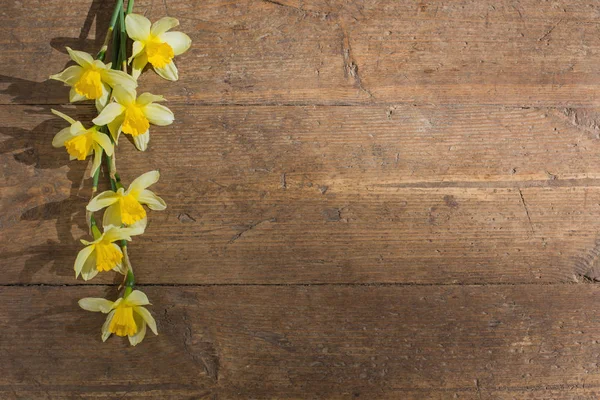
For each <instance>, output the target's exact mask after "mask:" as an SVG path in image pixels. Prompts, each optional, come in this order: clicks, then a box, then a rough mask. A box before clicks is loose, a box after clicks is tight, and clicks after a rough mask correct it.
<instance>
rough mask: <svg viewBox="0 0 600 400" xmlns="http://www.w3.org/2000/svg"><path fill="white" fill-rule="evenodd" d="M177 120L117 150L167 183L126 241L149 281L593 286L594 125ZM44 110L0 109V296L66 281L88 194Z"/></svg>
mask: <svg viewBox="0 0 600 400" xmlns="http://www.w3.org/2000/svg"><path fill="white" fill-rule="evenodd" d="M172 108H173V110H174V112H175V114H176V115H177V122H176V123H175V125H174V126H173V127H168V128H156V129H155V130H153V132H152V135H151V137H152V139H151V143H152V145H151V146H150V150H149V151H148V152H146V153H139V152H136V151H135V150H133V147H132V146H131V144H130V143H128V142H127V141H126V140H124V141H123V142H122V143H121V146H120V148H119V152H118V159H119V160H121V161H119V165H120V170H121V174H122V176H123V178H124V180H125V182H128V181H130V180H131V179H132V178H133V177H135V176H138V175H139V174H141V173H143V172H145V171H147V170H149V169H151V168H157V169H159V170H160V171H161V174H162V177H161V181H160V182H159V184H157V185H156V191H157V192H158V193H160V194H161V195H162V196H163V197H164V198H165V199H166V201H167V203H168V205H169V208H168V209H167V211H165V212H162V213H159V212H153V213H151V215H150V225H149V228H148V231H147V233H146V235H144V236H142V237H140V238H139V239H137V238H136V240H135V242H134V244H133V245H132V246H131V252H132V256H133V257H134V259H135V260H136V261H135V263H136V264H139V265H141V266H143V268H140V270H141V271H142V272H141V274H140V275H139V279H141V281H142V282H148V283H326V282H334V283H352V282H366V283H369V282H403V283H443V284H448V283H485V282H512V283H517V282H563V281H571V282H572V281H579V280H581V279H584V278H583V276H584V275H587V276H588V277H592V278H593V277H594V276H595V274H596V273H597V272H596V271H595V269H596V268H597V264H598V234H597V232H598V230H599V228H600V226H599V223H598V222H597V221H600V219H599V218H598V217H599V216H600V207H598V204H600V188H599V183H600V181H598V177H599V173H600V167H598V166H597V160H598V158H599V156H600V154H599V153H600V150H599V149H598V146H596V144H595V141H596V140H597V139H596V136H595V135H596V130H595V128H592V127H588V126H587V125H586V123H585V122H584V119H583V118H584V116H582V117H581V121H579V120H577V122H574V121H573V120H572V119H571V118H570V117H569V116H568V115H566V114H565V113H563V112H559V111H555V110H546V109H520V108H517V109H506V108H503V107H419V108H415V107H412V106H406V107H396V108H394V109H392V110H389V109H386V108H382V107H376V106H372V107H361V108H356V107H316V108H314V107H255V106H250V107H226V106H225V107H192V106H184V105H179V104H175V105H172ZM63 111H66V112H70V113H72V114H73V115H74V116H77V117H78V118H80V119H81V120H83V121H86V120H89V119H90V118H92V117H93V116H92V114H91V112H88V111H89V108H87V109H84V110H83V111H82V110H81V108H80V109H79V111H78V113H77V112H75V113H74V112H73V110H72V109H69V108H67V109H63ZM48 112H49V110H48V109H47V108H45V107H42V108H37V107H17V106H4V107H0V118H1V119H0V122H1V124H2V125H3V126H9V127H10V128H4V129H5V130H3V132H2V133H3V134H5V135H4V138H5V140H4V141H3V142H2V146H3V148H4V151H3V153H4V155H3V156H2V157H3V160H4V162H3V164H2V165H3V166H4V171H3V176H4V178H3V180H2V181H1V182H0V186H1V187H2V192H3V196H2V200H1V201H2V208H3V210H5V211H4V212H3V216H2V229H0V240H1V241H2V243H3V249H2V258H1V259H0V265H1V266H2V269H3V271H4V273H3V274H2V276H1V277H0V281H1V282H2V283H11V284H13V283H73V279H72V263H73V260H74V257H75V254H76V252H77V251H78V249H79V247H80V246H79V244H78V241H77V239H78V238H81V237H85V236H84V235H85V230H86V228H85V219H84V214H83V210H84V207H85V204H86V203H87V201H88V199H89V186H90V182H89V179H88V180H87V181H84V180H83V178H84V174H85V170H84V169H85V163H77V162H69V161H68V159H67V157H66V153H65V152H64V150H62V149H53V148H52V147H51V146H50V143H49V142H50V141H51V138H52V136H53V135H54V132H56V131H58V129H60V127H62V126H63V125H64V124H63V123H62V122H61V121H60V120H59V119H57V118H54V117H50V116H48V115H47V114H48ZM567 114H568V113H567ZM586 115H587V114H586ZM590 274H591V275H590ZM101 282H108V281H107V280H104V281H102V280H101Z"/></svg>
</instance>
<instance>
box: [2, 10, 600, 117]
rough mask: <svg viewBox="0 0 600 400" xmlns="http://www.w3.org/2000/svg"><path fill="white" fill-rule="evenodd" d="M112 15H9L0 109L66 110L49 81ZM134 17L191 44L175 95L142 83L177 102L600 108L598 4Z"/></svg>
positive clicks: (150, 81)
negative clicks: (177, 31) (160, 24)
mask: <svg viewBox="0 0 600 400" xmlns="http://www.w3.org/2000/svg"><path fill="white" fill-rule="evenodd" d="M110 3H111V2H102V1H93V2H92V1H89V0H88V1H73V0H70V1H63V2H62V3H61V6H60V7H57V6H55V5H54V4H51V3H48V2H44V1H28V2H9V3H8V4H6V6H5V7H4V9H3V14H2V15H1V16H0V44H1V46H2V48H3V53H2V54H3V56H2V58H1V59H0V68H1V69H2V74H3V76H2V81H3V82H5V84H6V88H5V89H4V90H3V91H2V95H0V101H1V102H3V103H17V104H24V103H25V104H40V103H44V104H46V103H50V104H55V103H64V102H65V99H66V91H65V90H64V89H62V88H61V84H60V83H57V82H49V81H47V77H48V76H49V75H50V74H52V73H56V72H57V71H59V70H61V69H62V68H63V67H64V65H65V63H66V62H67V60H68V57H67V56H66V54H65V53H64V46H66V45H70V46H73V47H77V48H81V49H84V50H87V51H90V52H96V51H97V50H98V49H99V47H100V44H101V42H102V39H103V36H104V31H105V28H106V25H105V24H106V22H107V21H108V16H109V14H110V12H111V7H112V5H111V4H110ZM136 11H137V12H140V13H145V14H147V15H148V16H149V17H151V18H152V19H157V18H159V17H161V16H163V15H165V13H166V14H168V15H171V16H174V17H177V18H179V19H180V20H181V23H182V30H184V31H186V32H187V33H189V34H190V36H191V37H192V39H193V42H194V46H193V48H192V49H191V50H190V52H189V53H188V54H186V55H184V56H182V57H179V59H178V60H177V63H178V65H179V66H180V69H181V70H182V71H183V73H182V74H181V80H180V82H179V83H178V84H172V83H168V82H164V81H161V80H160V79H158V78H157V77H156V76H155V75H153V74H152V73H149V74H147V76H146V77H144V78H143V79H142V87H144V88H149V89H151V90H152V91H154V92H156V93H161V94H165V95H167V96H168V97H169V98H171V99H173V100H179V101H186V102H194V103H213V104H214V103H227V104H238V103H242V104H250V103H260V104H263V103H270V104H272V103H284V104H298V103H318V104H342V103H343V104H365V103H418V104H427V103H433V104H456V103H462V104H466V103H469V104H503V105H545V106H564V105H570V106H576V105H587V106H590V105H596V106H597V105H598V104H600V97H599V94H598V93H599V91H598V85H599V84H600V78H598V74H597V73H596V69H597V68H596V66H597V65H598V64H599V61H600V58H599V57H600V56H599V54H600V51H599V46H600V36H599V35H598V24H597V21H596V17H595V16H596V15H597V14H598V13H599V12H600V8H599V6H598V4H595V3H593V2H587V1H582V0H577V1H555V2H547V1H541V0H526V1H519V3H518V4H514V2H512V1H501V2H498V1H459V2H457V1H455V2H450V3H448V2H427V3H416V2H413V1H404V0H403V1H398V0H386V1H377V2H358V3H355V2H346V1H342V0H338V1H323V0H314V1H293V0H289V1H281V2H270V1H251V0H246V1H236V2H231V1H229V0H213V1H206V0H202V1H179V2H174V1H171V2H169V3H168V4H167V3H165V2H162V1H159V0H143V1H138V2H136ZM94 21H100V22H99V24H100V26H99V29H98V32H100V33H99V34H96V33H95V32H96V29H95V28H96V26H95V23H94ZM61 53H62V54H61ZM24 64H26V65H28V66H29V67H24Z"/></svg>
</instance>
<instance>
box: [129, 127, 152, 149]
mask: <svg viewBox="0 0 600 400" xmlns="http://www.w3.org/2000/svg"><path fill="white" fill-rule="evenodd" d="M149 142H150V130H147V131H146V132H144V133H142V134H141V135H137V136H134V137H133V144H135V147H136V148H137V149H138V150H139V151H146V149H147V148H148V143H149Z"/></svg>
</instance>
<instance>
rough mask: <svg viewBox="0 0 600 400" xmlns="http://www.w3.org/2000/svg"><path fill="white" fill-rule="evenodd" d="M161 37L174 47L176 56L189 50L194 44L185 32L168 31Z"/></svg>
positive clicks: (160, 37)
mask: <svg viewBox="0 0 600 400" xmlns="http://www.w3.org/2000/svg"><path fill="white" fill-rule="evenodd" d="M159 39H160V40H162V41H164V42H166V43H167V44H168V45H169V46H171V48H172V49H173V54H175V55H176V56H178V55H180V54H183V53H185V52H186V51H188V49H189V48H190V46H191V45H192V39H190V37H189V36H188V35H186V34H185V33H183V32H167V33H163V34H162V35H160V36H159Z"/></svg>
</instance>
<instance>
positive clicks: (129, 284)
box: [121, 243, 135, 297]
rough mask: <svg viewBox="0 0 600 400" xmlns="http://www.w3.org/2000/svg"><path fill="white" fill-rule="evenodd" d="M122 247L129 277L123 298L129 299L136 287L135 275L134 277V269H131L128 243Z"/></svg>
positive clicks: (126, 279)
mask: <svg viewBox="0 0 600 400" xmlns="http://www.w3.org/2000/svg"><path fill="white" fill-rule="evenodd" d="M121 247H122V248H123V261H124V262H125V266H126V267H127V277H126V278H125V292H124V293H123V297H127V296H129V294H130V293H131V292H132V291H133V287H134V286H135V275H133V268H132V267H131V262H130V261H129V254H128V253H127V243H125V244H121Z"/></svg>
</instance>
